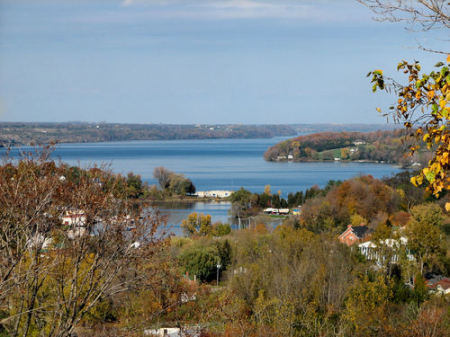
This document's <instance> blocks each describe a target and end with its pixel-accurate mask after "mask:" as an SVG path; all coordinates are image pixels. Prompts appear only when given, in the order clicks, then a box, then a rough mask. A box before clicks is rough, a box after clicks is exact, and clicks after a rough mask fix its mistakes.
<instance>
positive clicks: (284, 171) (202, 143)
mask: <svg viewBox="0 0 450 337" xmlns="http://www.w3.org/2000/svg"><path fill="white" fill-rule="evenodd" d="M283 139H285V138H271V139H213V140H211V139H208V140H171V141H126V142H104V143H72V144H59V145H57V147H56V149H55V151H54V152H53V154H52V156H53V158H54V159H60V160H62V161H63V162H67V163H69V164H71V165H80V166H81V167H90V166H93V165H94V164H95V165H106V166H108V167H110V168H111V169H112V170H113V171H114V172H116V173H122V174H127V173H128V172H133V173H135V174H139V175H141V177H142V179H143V180H144V181H146V182H148V183H149V184H156V181H155V179H154V178H153V170H154V169H155V167H158V166H164V167H165V168H167V169H169V170H171V171H174V172H177V173H182V174H184V175H185V176H186V177H188V178H189V179H191V180H192V182H193V183H194V185H195V186H196V188H197V191H205V190H237V189H239V188H240V187H244V188H245V189H248V190H250V191H252V192H259V193H261V192H263V191H264V187H265V186H266V185H270V186H271V190H272V192H273V193H277V192H278V191H281V195H282V196H283V197H286V196H287V194H288V193H291V192H297V191H304V190H306V189H307V188H310V187H312V186H314V185H318V186H320V187H323V186H325V185H326V184H327V182H328V181H329V180H345V179H349V178H352V177H355V176H358V175H365V174H371V175H372V176H374V177H375V178H382V177H386V176H391V175H392V174H395V173H397V172H399V171H400V169H399V168H398V167H396V166H393V165H388V164H381V163H357V162H340V161H335V162H310V163H295V162H267V161H265V160H264V158H263V154H264V151H265V150H266V149H267V148H268V147H269V146H271V145H274V144H276V143H278V142H279V141H281V140H283ZM15 151H17V150H13V153H12V154H13V155H14V152H15ZM159 207H160V210H161V212H162V213H163V214H166V215H167V216H168V223H169V224H170V225H173V226H175V227H179V224H180V223H181V221H182V220H183V219H184V218H186V217H187V215H189V214H190V213H192V212H200V213H205V214H211V215H212V218H213V221H222V222H227V220H228V216H229V215H228V213H229V209H230V207H231V205H230V203H227V202H219V203H202V202H194V203H183V205H181V204H172V205H171V204H161V205H159Z"/></svg>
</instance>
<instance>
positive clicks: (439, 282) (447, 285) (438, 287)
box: [425, 276, 450, 295]
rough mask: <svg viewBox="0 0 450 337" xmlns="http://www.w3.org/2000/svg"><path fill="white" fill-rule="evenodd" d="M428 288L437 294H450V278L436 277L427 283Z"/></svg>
mask: <svg viewBox="0 0 450 337" xmlns="http://www.w3.org/2000/svg"><path fill="white" fill-rule="evenodd" d="M425 284H426V286H427V287H428V288H429V289H430V291H432V292H433V293H435V294H443V295H448V294H450V278H449V277H442V276H435V277H433V278H431V279H429V280H426V282H425Z"/></svg>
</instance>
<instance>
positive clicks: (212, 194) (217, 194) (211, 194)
mask: <svg viewBox="0 0 450 337" xmlns="http://www.w3.org/2000/svg"><path fill="white" fill-rule="evenodd" d="M232 193H233V191H223V190H217V191H198V192H196V193H195V194H194V195H195V196H196V197H198V198H220V199H223V198H228V197H230V196H231V194H232Z"/></svg>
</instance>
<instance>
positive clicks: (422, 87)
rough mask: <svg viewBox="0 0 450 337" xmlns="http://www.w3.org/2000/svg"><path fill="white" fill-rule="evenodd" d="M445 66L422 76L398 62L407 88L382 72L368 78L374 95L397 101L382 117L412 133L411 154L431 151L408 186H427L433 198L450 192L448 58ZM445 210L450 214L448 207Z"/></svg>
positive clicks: (416, 66)
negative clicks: (381, 92)
mask: <svg viewBox="0 0 450 337" xmlns="http://www.w3.org/2000/svg"><path fill="white" fill-rule="evenodd" d="M446 63H447V64H444V63H443V62H439V63H437V64H436V65H435V67H436V68H437V69H436V70H434V71H432V72H430V73H422V74H421V66H420V64H419V62H417V61H415V62H414V63H408V62H407V61H402V62H400V63H399V64H398V67H397V70H398V71H402V72H403V73H404V74H405V75H407V76H408V81H407V83H406V84H402V83H399V82H397V81H396V80H394V79H393V78H389V77H385V76H384V75H383V71H382V70H375V71H372V72H370V73H369V74H368V75H367V76H368V77H369V76H371V78H372V80H371V82H372V84H373V87H372V90H373V91H374V92H375V91H377V89H380V90H386V91H387V92H394V93H395V95H396V96H397V97H398V99H397V102H396V104H394V105H392V106H391V107H390V110H392V111H391V112H390V113H386V114H385V116H391V117H393V119H394V121H395V122H397V123H399V122H402V123H403V125H404V126H405V128H406V129H407V130H410V131H412V134H413V135H414V136H415V139H416V141H415V143H414V144H413V145H411V146H410V150H411V153H412V154H413V153H415V152H416V151H418V150H419V149H420V146H421V143H422V142H423V143H425V145H426V147H427V148H428V149H430V150H431V151H432V153H433V157H432V158H431V160H430V161H429V162H428V165H427V166H426V167H425V168H423V169H422V170H421V172H420V173H419V174H418V175H417V176H415V177H413V178H411V182H412V183H413V184H414V185H416V186H418V185H422V184H423V183H424V182H427V183H428V186H427V189H428V190H429V191H430V192H432V193H433V194H434V195H435V196H439V194H441V193H442V192H443V191H444V190H450V176H449V169H450V162H449V155H450V133H449V114H450V107H449V101H450V71H449V66H448V64H449V63H450V55H449V56H448V57H447V62H446ZM377 110H378V111H380V109H379V108H378V109H377ZM446 208H447V210H450V205H449V204H447V205H446Z"/></svg>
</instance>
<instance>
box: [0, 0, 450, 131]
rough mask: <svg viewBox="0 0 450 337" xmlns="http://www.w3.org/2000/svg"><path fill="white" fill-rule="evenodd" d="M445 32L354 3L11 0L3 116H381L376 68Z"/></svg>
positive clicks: (278, 119)
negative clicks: (375, 15) (410, 26)
mask: <svg viewBox="0 0 450 337" xmlns="http://www.w3.org/2000/svg"><path fill="white" fill-rule="evenodd" d="M443 35H444V34H443V32H439V31H435V32H432V33H428V35H423V34H418V33H412V32H409V31H407V30H405V29H404V26H403V25H401V24H396V25H393V24H389V23H379V22H375V21H373V20H372V13H370V12H369V10H368V9H366V8H365V7H363V6H362V5H360V4H358V3H357V2H356V0H315V1H313V0H310V1H302V0H270V1H269V0H267V1H262V0H197V1H191V0H165V1H164V0H160V1H158V0H125V1H119V0H117V1H115V0H103V1H102V0H78V1H75V0H74V1H70V0H59V1H50V0H48V1H40V0H33V1H31V0H0V121H58V122H59V121H90V122H96V121H106V122H124V123H325V122H330V123H383V122H385V120H384V119H383V118H382V117H380V116H379V114H378V113H377V112H376V111H375V108H376V107H377V106H380V107H382V108H386V107H387V106H388V105H389V103H390V102H391V101H392V99H393V98H392V97H389V96H387V95H382V94H376V95H374V94H372V93H371V90H370V85H369V83H368V80H367V79H366V77H365V75H366V73H367V72H368V71H369V70H371V69H385V71H386V72H392V73H394V69H395V66H396V64H397V63H398V61H400V60H401V59H408V60H413V59H417V60H421V61H422V62H423V64H424V65H425V67H427V66H428V67H430V66H431V65H432V64H434V63H436V62H437V61H440V56H438V55H435V54H430V53H425V52H422V51H420V50H418V48H417V46H418V43H419V42H420V43H423V44H427V45H428V46H431V47H433V44H436V43H442V42H440V39H442V38H444V36H443ZM430 36H432V37H433V38H432V39H431V38H430Z"/></svg>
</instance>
